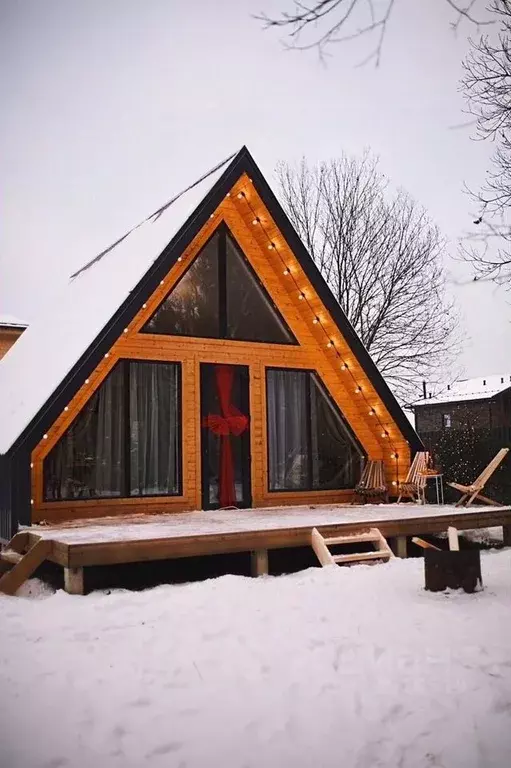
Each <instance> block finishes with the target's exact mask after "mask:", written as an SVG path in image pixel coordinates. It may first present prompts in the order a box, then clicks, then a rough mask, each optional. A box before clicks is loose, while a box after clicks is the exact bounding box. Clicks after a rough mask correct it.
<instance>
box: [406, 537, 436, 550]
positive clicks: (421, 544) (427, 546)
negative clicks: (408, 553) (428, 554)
mask: <svg viewBox="0 0 511 768" xmlns="http://www.w3.org/2000/svg"><path fill="white" fill-rule="evenodd" d="M412 541H413V543H414V544H417V546H418V547H422V549H436V551H437V552H441V551H442V550H441V549H440V547H435V545H434V544H430V543H429V541H425V540H424V539H420V538H419V537H418V536H412Z"/></svg>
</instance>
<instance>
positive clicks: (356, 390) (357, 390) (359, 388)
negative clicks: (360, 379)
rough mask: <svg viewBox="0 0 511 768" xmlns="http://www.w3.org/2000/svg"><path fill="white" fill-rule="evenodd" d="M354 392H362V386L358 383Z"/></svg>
mask: <svg viewBox="0 0 511 768" xmlns="http://www.w3.org/2000/svg"><path fill="white" fill-rule="evenodd" d="M355 392H356V393H357V395H358V394H359V393H360V392H362V387H361V386H360V384H359V385H358V387H356V389H355Z"/></svg>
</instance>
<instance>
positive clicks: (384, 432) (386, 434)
mask: <svg viewBox="0 0 511 768" xmlns="http://www.w3.org/2000/svg"><path fill="white" fill-rule="evenodd" d="M381 436H382V437H388V436H389V433H388V432H387V430H386V429H385V430H384V431H383V432H382V433H381Z"/></svg>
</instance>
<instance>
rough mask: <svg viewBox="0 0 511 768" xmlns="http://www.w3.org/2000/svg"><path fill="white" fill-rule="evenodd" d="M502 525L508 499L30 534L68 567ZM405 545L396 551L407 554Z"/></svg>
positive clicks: (221, 514) (289, 510) (142, 521)
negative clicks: (499, 503) (371, 533)
mask: <svg viewBox="0 0 511 768" xmlns="http://www.w3.org/2000/svg"><path fill="white" fill-rule="evenodd" d="M450 525H453V526H455V527H456V528H458V529H459V530H463V529H473V528H488V527H493V526H503V527H504V540H505V542H506V543H511V540H510V539H509V534H510V532H511V506H506V507H471V508H468V509H465V508H459V507H453V506H436V505H426V506H420V505H416V504H386V505H375V506H372V505H364V506H341V505H329V506H310V507H278V508H271V509H248V510H232V511H217V512H211V511H209V512H204V511H203V512H183V513H178V514H170V515H152V516H148V515H141V516H125V517H118V516H116V517H111V518H104V519H102V520H98V519H94V520H81V521H79V522H76V523H67V524H60V525H58V526H51V527H50V526H42V525H41V526H32V527H31V528H28V529H26V530H27V531H28V534H29V538H33V540H36V537H37V538H39V537H43V538H44V539H49V540H51V542H52V547H51V553H50V555H49V557H48V559H49V560H51V561H53V562H54V563H57V564H59V565H62V566H64V568H66V569H80V568H83V567H84V566H85V567H86V566H95V565H110V564H119V563H131V562H141V561H147V560H162V559H172V558H183V557H192V556H204V555H213V554H224V553H230V552H250V551H261V550H269V549H280V548H286V547H301V546H308V545H310V542H311V532H312V529H313V528H317V529H318V530H319V531H320V532H321V533H322V534H323V535H325V536H334V535H342V534H347V533H352V532H355V531H360V530H362V529H364V528H374V527H376V528H379V529H380V531H381V532H382V534H383V535H384V536H385V537H386V538H390V539H392V538H395V537H397V538H398V539H400V540H401V542H402V541H403V540H404V539H405V538H406V537H409V536H420V535H421V534H434V533H441V532H445V531H447V528H448V526H450ZM402 553H403V550H401V552H400V553H399V554H402Z"/></svg>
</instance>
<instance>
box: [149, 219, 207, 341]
mask: <svg viewBox="0 0 511 768" xmlns="http://www.w3.org/2000/svg"><path fill="white" fill-rule="evenodd" d="M218 238H219V235H218V232H217V233H215V234H214V235H213V237H212V238H211V240H209V242H208V243H207V245H205V246H204V248H203V249H202V251H201V252H200V253H199V255H198V256H197V258H196V259H195V261H193V262H192V264H191V266H190V268H189V269H188V270H187V271H186V272H185V274H184V275H183V277H182V278H181V279H180V280H179V282H178V283H177V284H176V285H175V286H174V288H173V289H172V290H171V292H170V293H169V295H168V296H167V298H166V299H165V300H164V301H163V302H162V303H161V304H160V306H159V307H158V309H157V310H156V312H155V313H154V315H153V316H152V317H151V318H150V320H149V321H148V322H147V323H146V324H145V326H144V327H143V329H142V331H143V332H144V333H163V334H169V335H176V336H202V337H207V338H218V336H219V331H220V328H219V318H218V295H219V294H218Z"/></svg>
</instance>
